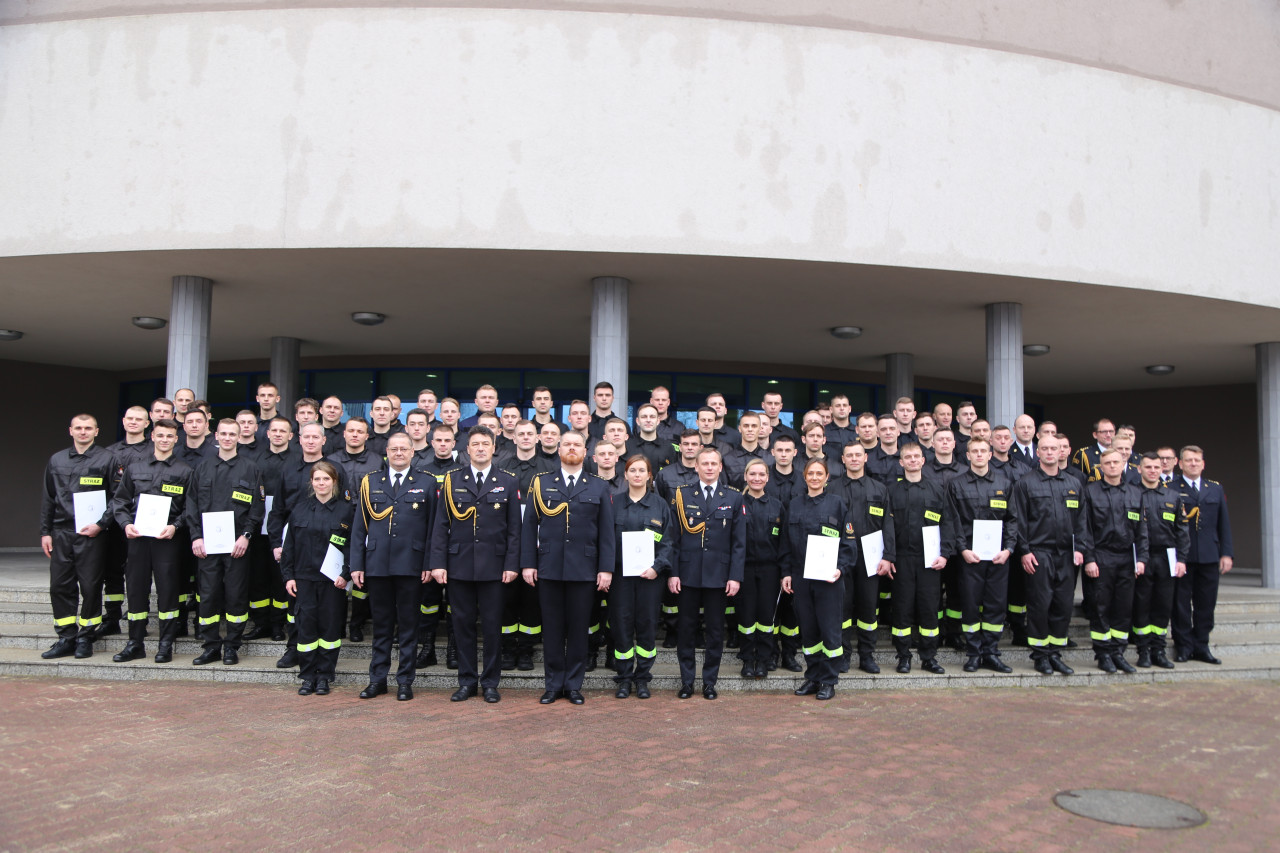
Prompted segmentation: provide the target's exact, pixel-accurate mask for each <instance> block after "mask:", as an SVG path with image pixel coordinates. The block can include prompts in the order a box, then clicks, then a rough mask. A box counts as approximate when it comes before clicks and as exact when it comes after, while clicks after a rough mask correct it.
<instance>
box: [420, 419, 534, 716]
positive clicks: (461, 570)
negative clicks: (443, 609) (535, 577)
mask: <svg viewBox="0 0 1280 853" xmlns="http://www.w3.org/2000/svg"><path fill="white" fill-rule="evenodd" d="M493 446H494V441H493V434H492V432H491V431H490V430H489V429H487V428H486V427H472V428H471V430H470V432H469V433H468V434H467V450H468V456H469V458H470V462H469V463H468V464H467V465H466V466H464V467H458V468H454V469H453V470H451V471H449V472H448V473H446V474H445V475H444V482H443V483H442V484H441V486H440V497H439V499H438V502H437V506H436V519H435V527H434V529H433V531H432V534H431V560H430V565H431V575H432V577H433V578H434V579H435V582H436V583H437V584H438V585H440V586H443V587H446V588H447V589H448V590H449V602H450V607H451V614H450V615H451V620H452V622H453V634H452V636H453V638H454V642H455V643H456V645H457V656H458V689H457V690H456V691H454V693H453V696H451V697H450V698H451V699H452V701H454V702H463V701H466V700H467V699H470V698H471V697H472V696H475V695H476V694H477V693H479V692H480V691H483V692H484V701H486V702H498V701H500V700H501V698H502V697H501V695H500V694H499V693H498V682H499V681H500V680H501V678H502V668H501V649H502V607H503V586H504V585H510V584H513V583H516V582H517V579H518V569H519V563H520V535H521V531H520V497H521V491H520V483H519V481H518V480H516V478H515V476H514V475H512V474H511V473H510V472H508V471H504V470H502V469H501V468H499V467H498V466H497V465H494V464H493ZM477 619H479V621H480V624H481V626H482V627H483V629H484V661H483V667H481V666H480V665H479V664H480V661H479V659H478V657H477V651H476V620H477Z"/></svg>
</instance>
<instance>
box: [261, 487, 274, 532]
mask: <svg viewBox="0 0 1280 853" xmlns="http://www.w3.org/2000/svg"><path fill="white" fill-rule="evenodd" d="M275 502H276V498H275V495H267V500H266V508H265V509H264V510H263V511H262V535H263V536H266V535H267V518H268V517H269V516H270V515H271V505H272V504H273V503H275Z"/></svg>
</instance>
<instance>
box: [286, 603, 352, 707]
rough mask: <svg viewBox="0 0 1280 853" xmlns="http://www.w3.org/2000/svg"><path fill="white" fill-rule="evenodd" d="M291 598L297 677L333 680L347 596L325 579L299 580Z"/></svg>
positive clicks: (306, 679)
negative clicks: (294, 627) (293, 597)
mask: <svg viewBox="0 0 1280 853" xmlns="http://www.w3.org/2000/svg"><path fill="white" fill-rule="evenodd" d="M297 583H298V595H297V597H296V598H295V599H294V601H295V602H296V607H295V609H294V624H295V625H296V626H297V637H298V645H297V648H298V676H299V677H300V678H301V679H302V680H303V681H308V682H309V681H315V680H317V679H320V678H323V679H324V680H326V681H332V680H333V677H334V672H335V671H336V670H337V668H338V651H339V649H341V648H342V621H343V617H345V616H346V615H347V594H346V593H345V592H344V591H343V590H340V589H338V588H337V587H336V586H334V585H333V582H332V581H330V580H328V579H327V578H322V579H320V580H300V581H298V582H297Z"/></svg>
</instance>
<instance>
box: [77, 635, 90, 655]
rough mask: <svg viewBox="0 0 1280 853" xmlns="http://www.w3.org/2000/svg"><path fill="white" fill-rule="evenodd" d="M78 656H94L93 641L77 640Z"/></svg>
mask: <svg viewBox="0 0 1280 853" xmlns="http://www.w3.org/2000/svg"><path fill="white" fill-rule="evenodd" d="M76 657H77V658H79V659H80V660H84V659H85V658H91V657H93V641H92V640H89V639H87V638H86V639H77V640H76Z"/></svg>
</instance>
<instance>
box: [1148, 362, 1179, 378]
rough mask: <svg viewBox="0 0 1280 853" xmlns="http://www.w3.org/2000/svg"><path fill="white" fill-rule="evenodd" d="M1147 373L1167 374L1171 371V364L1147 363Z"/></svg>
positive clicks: (1155, 374) (1154, 374)
mask: <svg viewBox="0 0 1280 853" xmlns="http://www.w3.org/2000/svg"><path fill="white" fill-rule="evenodd" d="M1147 373H1150V374H1151V375H1152V376H1168V375H1169V374H1170V373H1173V365H1172V364H1149V365H1147Z"/></svg>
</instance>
